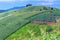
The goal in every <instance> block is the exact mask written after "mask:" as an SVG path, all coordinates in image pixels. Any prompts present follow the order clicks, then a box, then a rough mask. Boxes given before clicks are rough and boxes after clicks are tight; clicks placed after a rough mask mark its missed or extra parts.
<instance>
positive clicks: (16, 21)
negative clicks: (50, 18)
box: [0, 6, 60, 40]
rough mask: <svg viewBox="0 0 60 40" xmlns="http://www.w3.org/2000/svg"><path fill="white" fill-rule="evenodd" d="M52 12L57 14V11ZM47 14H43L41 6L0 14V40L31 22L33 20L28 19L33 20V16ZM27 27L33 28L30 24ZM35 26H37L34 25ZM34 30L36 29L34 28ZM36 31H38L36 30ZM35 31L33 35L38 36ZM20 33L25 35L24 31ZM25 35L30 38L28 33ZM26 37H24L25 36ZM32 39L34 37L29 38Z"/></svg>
mask: <svg viewBox="0 0 60 40" xmlns="http://www.w3.org/2000/svg"><path fill="white" fill-rule="evenodd" d="M40 9H42V13H41V11H40ZM57 10H58V9H57ZM53 12H56V13H57V12H59V11H56V10H55V11H53ZM47 13H50V12H49V11H48V12H47ZM47 13H45V12H44V10H43V7H42V6H41V7H40V6H31V7H26V8H22V9H19V10H13V11H8V12H4V13H0V40H3V39H5V38H6V37H7V36H9V35H10V34H11V33H13V32H15V31H16V30H17V29H19V28H20V27H22V26H23V25H24V24H26V23H28V22H29V21H31V20H33V19H30V18H31V17H32V18H33V16H36V15H37V14H38V15H39V14H41V15H44V14H46V15H47ZM58 15H60V14H59V13H58ZM26 18H29V19H26ZM28 25H29V26H34V25H30V24H28ZM28 25H27V26H28ZM35 26H37V25H35ZM27 28H28V27H27ZM22 29H23V28H22ZM25 29H26V28H25ZM35 29H36V27H35ZM35 29H34V31H36V30H37V29H36V30H35ZM38 29H39V28H38ZM43 29H44V28H43ZM26 30H27V29H26ZM37 31H39V30H37ZM37 31H36V33H35V34H37V35H39V33H37ZM22 32H23V33H25V32H24V31H22ZM27 34H28V35H27ZM33 34H34V32H33V33H32V35H33ZM26 35H27V37H28V36H29V37H31V35H30V33H26ZM26 35H24V36H26ZM24 36H23V37H24ZM15 37H16V35H15ZM34 37H35V36H33V37H31V38H34ZM24 38H25V37H24ZM38 38H39V37H38Z"/></svg>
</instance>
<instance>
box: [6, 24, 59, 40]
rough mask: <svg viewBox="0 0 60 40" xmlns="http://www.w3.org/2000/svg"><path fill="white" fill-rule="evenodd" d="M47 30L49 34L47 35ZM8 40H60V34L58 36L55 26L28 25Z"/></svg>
mask: <svg viewBox="0 0 60 40" xmlns="http://www.w3.org/2000/svg"><path fill="white" fill-rule="evenodd" d="M48 27H50V28H48ZM47 28H48V32H49V33H47V34H46V29H47ZM52 29H53V31H52ZM50 31H51V32H50ZM6 40H60V34H58V32H57V30H56V29H55V26H49V25H36V24H27V25H25V26H24V27H23V28H20V29H19V30H17V31H16V32H15V33H14V34H12V35H11V36H9V37H8V38H7V39H6Z"/></svg>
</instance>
